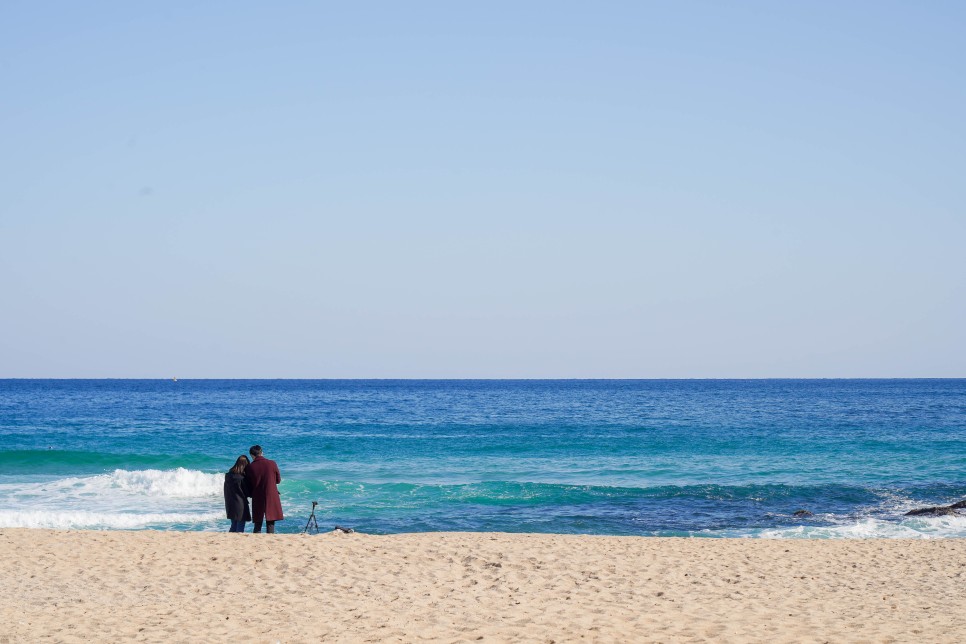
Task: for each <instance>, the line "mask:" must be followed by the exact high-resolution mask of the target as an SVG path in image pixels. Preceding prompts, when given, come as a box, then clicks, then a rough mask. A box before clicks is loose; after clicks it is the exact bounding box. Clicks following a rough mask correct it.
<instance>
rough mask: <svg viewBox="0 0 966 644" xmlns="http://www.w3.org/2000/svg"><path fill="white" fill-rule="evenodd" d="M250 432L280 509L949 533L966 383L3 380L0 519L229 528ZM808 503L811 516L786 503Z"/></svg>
mask: <svg viewBox="0 0 966 644" xmlns="http://www.w3.org/2000/svg"><path fill="white" fill-rule="evenodd" d="M253 443H260V444H261V445H262V446H263V447H264V448H265V451H266V454H267V456H269V457H270V458H273V459H275V460H276V461H278V463H279V467H280V468H281V471H282V476H283V478H284V480H283V483H282V485H281V488H280V490H281V494H282V502H283V506H284V508H285V511H286V517H287V519H286V521H284V522H282V523H280V524H279V527H280V529H281V530H282V531H289V532H295V531H299V530H300V529H301V528H302V526H303V525H304V523H305V520H306V518H307V515H308V512H309V509H310V506H311V501H313V500H318V502H319V522H320V524H321V525H322V526H323V528H327V527H328V528H330V527H332V526H334V525H335V524H340V525H347V526H352V527H354V528H356V529H357V530H361V531H365V532H373V533H393V532H413V531H430V530H484V531H511V532H521V531H525V532H567V533H594V534H636V535H695V536H763V537H864V536H882V537H891V536H910V537H937V536H966V517H941V518H924V519H923V518H919V519H910V518H905V517H903V516H902V514H903V513H904V512H905V511H907V510H908V509H911V508H913V507H918V506H921V505H936V504H940V503H949V502H952V501H956V500H960V499H963V498H966V380H735V381H727V380H711V381H701V380H670V381H660V380H645V381H627V380H617V381H600V380H593V381H358V380H356V381H339V380H315V381H293V380H279V381H268V380H255V381H239V380H179V381H177V382H174V381H167V380H6V381H2V380H0V447H2V450H0V526H7V527H9V526H25V527H55V528H108V529H111V528H115V529H143V528H150V529H188V530H215V529H217V530H222V529H227V521H226V520H225V519H224V515H223V510H222V500H221V481H222V472H224V471H225V470H226V469H227V468H228V467H229V466H230V465H231V464H232V463H233V461H234V459H235V457H236V456H238V455H239V454H242V453H244V452H246V451H247V448H248V446H249V445H251V444H253ZM798 509H807V510H809V511H810V512H812V513H813V516H811V517H808V518H804V519H801V518H796V517H793V516H792V513H793V512H794V511H795V510H798Z"/></svg>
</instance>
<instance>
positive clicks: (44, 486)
mask: <svg viewBox="0 0 966 644" xmlns="http://www.w3.org/2000/svg"><path fill="white" fill-rule="evenodd" d="M223 481H224V474H209V473H206V472H200V471H198V470H189V469H185V468H183V467H179V468H176V469H173V470H114V471H113V472H111V473H110V474H96V475H94V476H74V477H68V478H61V479H54V480H50V481H45V482H40V483H28V484H16V483H14V484H11V483H5V484H3V485H2V486H0V488H2V489H4V490H5V491H8V493H10V492H12V493H16V494H17V495H18V496H35V497H38V498H43V497H52V498H62V499H71V498H83V497H91V496H92V495H111V494H115V495H116V494H117V493H121V494H123V495H126V496H142V497H170V498H184V499H191V498H201V497H211V496H219V495H221V494H222V485H223Z"/></svg>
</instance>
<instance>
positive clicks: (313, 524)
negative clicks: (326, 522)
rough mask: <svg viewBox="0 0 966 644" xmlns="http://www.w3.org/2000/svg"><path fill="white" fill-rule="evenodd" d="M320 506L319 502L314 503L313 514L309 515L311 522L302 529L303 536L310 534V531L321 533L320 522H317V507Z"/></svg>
mask: <svg viewBox="0 0 966 644" xmlns="http://www.w3.org/2000/svg"><path fill="white" fill-rule="evenodd" d="M318 504H319V502H318V501H312V514H310V515H309V520H308V521H306V522H305V527H304V528H302V534H306V533H309V530H310V529H311V530H314V531H315V534H318V533H319V522H318V521H316V520H315V506H317V505H318Z"/></svg>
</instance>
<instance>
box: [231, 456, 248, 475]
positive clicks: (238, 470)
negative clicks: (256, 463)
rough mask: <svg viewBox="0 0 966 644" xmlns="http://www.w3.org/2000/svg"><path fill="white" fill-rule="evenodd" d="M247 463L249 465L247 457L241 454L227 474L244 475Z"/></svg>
mask: <svg viewBox="0 0 966 644" xmlns="http://www.w3.org/2000/svg"><path fill="white" fill-rule="evenodd" d="M248 463H249V461H248V457H247V456H245V455H244V454H242V455H241V456H239V457H238V460H237V461H235V464H234V465H232V466H231V469H230V470H228V473H229V474H244V473H245V468H246V467H248Z"/></svg>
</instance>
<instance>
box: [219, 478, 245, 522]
mask: <svg viewBox="0 0 966 644" xmlns="http://www.w3.org/2000/svg"><path fill="white" fill-rule="evenodd" d="M225 512H227V513H228V518H229V519H231V520H232V521H241V520H242V519H244V520H245V521H251V520H252V513H251V512H250V511H249V509H248V485H247V484H246V483H245V476H244V475H243V474H235V473H233V472H228V473H227V474H225Z"/></svg>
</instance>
